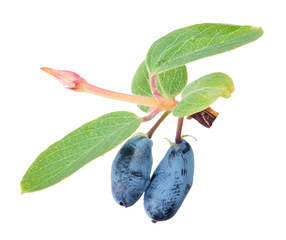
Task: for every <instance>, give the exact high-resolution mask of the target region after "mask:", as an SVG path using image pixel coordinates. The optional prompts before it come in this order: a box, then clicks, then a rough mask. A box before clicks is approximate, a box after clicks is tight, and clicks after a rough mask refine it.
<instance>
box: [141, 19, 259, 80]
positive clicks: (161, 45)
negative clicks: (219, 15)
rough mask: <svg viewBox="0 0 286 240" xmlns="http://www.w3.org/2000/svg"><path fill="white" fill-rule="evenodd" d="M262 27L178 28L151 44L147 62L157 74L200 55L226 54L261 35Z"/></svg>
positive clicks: (211, 25)
mask: <svg viewBox="0 0 286 240" xmlns="http://www.w3.org/2000/svg"><path fill="white" fill-rule="evenodd" d="M262 34H263V31H262V29H261V28H257V27H252V26H237V25H230V24H215V23H203V24H197V25H192V26H189V27H185V28H181V29H178V30H175V31H173V32H171V33H169V34H167V35H166V36H164V37H162V38H160V39H158V40H157V41H156V42H154V43H153V44H152V46H151V47H150V49H149V51H148V54H147V57H146V64H147V67H148V69H149V72H150V73H151V74H152V75H153V74H158V73H160V72H164V71H166V70H168V69H171V68H174V67H177V66H180V65H184V64H186V63H189V62H192V61H195V60H197V59H200V58H204V57H208V56H212V55H215V54H219V53H223V52H226V51H229V50H231V49H234V48H237V47H239V46H242V45H244V44H247V43H250V42H252V41H255V40H256V39H258V38H259V37H260V36H262Z"/></svg>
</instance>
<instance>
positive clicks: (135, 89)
mask: <svg viewBox="0 0 286 240" xmlns="http://www.w3.org/2000/svg"><path fill="white" fill-rule="evenodd" d="M187 80H188V75H187V69H186V66H180V67H176V68H174V69H171V70H169V71H166V72H163V73H162V74H159V75H158V76H157V77H156V86H157V88H158V92H159V93H160V94H161V95H162V96H164V97H165V98H168V99H173V98H174V97H175V96H177V95H178V94H180V93H181V92H182V90H183V89H184V87H185V86H186V84H187ZM131 91H132V93H133V94H135V95H140V96H147V97H153V94H152V91H151V87H150V81H149V73H148V70H147V67H146V64H145V61H143V62H142V63H141V64H140V66H139V67H138V69H137V71H136V73H135V75H134V78H133V81H132V84H131ZM139 108H140V109H141V110H143V111H145V112H147V111H148V109H149V107H146V106H140V105H139Z"/></svg>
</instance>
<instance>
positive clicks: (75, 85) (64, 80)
mask: <svg viewBox="0 0 286 240" xmlns="http://www.w3.org/2000/svg"><path fill="white" fill-rule="evenodd" d="M41 69H42V70H43V71H45V72H47V73H49V74H51V75H52V76H54V77H56V78H57V79H58V80H59V81H60V82H61V84H63V85H64V87H66V88H69V89H72V90H76V91H80V84H81V83H82V82H83V81H85V80H84V79H83V78H82V77H81V76H79V75H78V74H77V73H74V72H71V71H66V70H55V69H52V68H48V67H42V68H41Z"/></svg>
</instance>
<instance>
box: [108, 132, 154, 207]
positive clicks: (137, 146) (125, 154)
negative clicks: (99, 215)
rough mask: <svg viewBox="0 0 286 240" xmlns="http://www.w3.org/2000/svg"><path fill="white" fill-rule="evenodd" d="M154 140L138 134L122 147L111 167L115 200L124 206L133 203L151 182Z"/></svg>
mask: <svg viewBox="0 0 286 240" xmlns="http://www.w3.org/2000/svg"><path fill="white" fill-rule="evenodd" d="M152 145H153V142H152V140H150V139H148V138H147V137H145V136H143V135H137V136H135V137H133V138H131V139H129V140H128V141H126V143H125V144H124V145H123V146H122V147H121V149H120V150H119V152H118V154H117V155H116V157H115V159H114V161H113V163H112V169H111V190H112V195H113V198H114V199H115V201H116V202H117V203H118V204H120V205H121V206H124V207H129V206H131V205H133V204H134V203H135V202H137V200H138V199H139V198H140V197H141V195H142V194H143V193H144V192H145V190H146V188H147V186H148V185H149V183H150V174H151V169H152V163H153V158H152Z"/></svg>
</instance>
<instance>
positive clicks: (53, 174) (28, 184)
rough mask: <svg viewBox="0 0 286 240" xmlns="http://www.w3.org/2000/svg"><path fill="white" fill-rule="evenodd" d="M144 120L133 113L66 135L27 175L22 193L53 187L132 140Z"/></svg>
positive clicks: (113, 116)
mask: <svg viewBox="0 0 286 240" xmlns="http://www.w3.org/2000/svg"><path fill="white" fill-rule="evenodd" d="M140 123H141V118H139V117H137V116H136V115H135V114H134V113H130V112H123V111H122V112H113V113H108V114H106V115H103V116H101V117H99V118H97V119H95V120H93V121H91V122H88V123H86V124H84V125H83V126H81V127H79V128H78V129H76V130H74V131H73V132H71V133H69V134H68V135H66V136H65V137H64V138H63V139H61V140H59V141H58V142H55V143H54V144H52V145H51V146H50V147H48V148H47V149H46V150H45V151H44V152H42V153H41V154H40V155H39V156H38V158H37V159H36V160H35V161H34V162H33V163H32V165H31V166H30V168H29V169H28V170H27V172H26V173H25V175H24V177H23V179H22V182H21V189H22V192H23V193H25V192H34V191H38V190H41V189H44V188H47V187H49V186H52V185H54V184H56V183H58V182H59V181H61V180H63V179H64V178H66V177H68V176H69V175H71V174H72V173H74V172H75V171H77V170H78V169H79V168H81V167H82V166H84V165H85V164H87V163H88V162H90V161H92V160H93V159H95V158H97V157H99V156H101V155H103V154H105V153H106V152H108V151H110V150H111V149H113V148H114V147H116V146H117V145H119V144H120V143H121V142H122V141H124V140H125V139H126V138H128V137H129V136H130V135H131V134H132V133H133V132H134V131H135V130H136V129H137V128H138V127H139V125H140Z"/></svg>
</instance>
